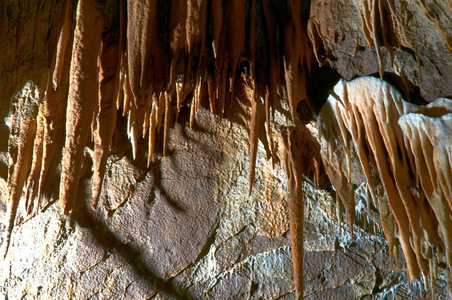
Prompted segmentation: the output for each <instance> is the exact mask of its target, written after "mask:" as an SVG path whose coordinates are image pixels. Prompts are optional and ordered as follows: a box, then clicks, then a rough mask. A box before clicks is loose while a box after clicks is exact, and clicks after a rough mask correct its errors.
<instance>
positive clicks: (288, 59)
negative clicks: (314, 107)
mask: <svg viewBox="0 0 452 300" xmlns="http://www.w3.org/2000/svg"><path fill="white" fill-rule="evenodd" d="M286 5H287V14H288V16H287V17H288V20H287V21H286V23H285V24H284V26H283V31H284V34H283V36H284V38H283V45H284V55H283V63H284V75H285V79H286V88H287V101H288V102H289V109H290V114H291V117H292V121H294V120H295V112H296V110H297V104H298V103H299V102H300V101H301V100H303V99H305V98H306V86H305V78H304V77H305V76H306V71H308V70H305V65H307V66H308V67H309V64H310V58H309V56H310V55H311V50H310V49H309V46H308V40H307V39H308V37H307V33H306V32H307V31H306V29H305V28H304V25H303V24H302V18H301V5H302V1H294V0H287V1H286Z"/></svg>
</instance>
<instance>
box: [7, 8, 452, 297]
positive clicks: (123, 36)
mask: <svg viewBox="0 0 452 300" xmlns="http://www.w3.org/2000/svg"><path fill="white" fill-rule="evenodd" d="M88 2H89V1H79V2H77V1H76V2H74V1H57V0H55V1H38V2H36V1H19V2H16V1H8V0H7V1H3V2H1V3H0V16H1V18H0V20H1V21H0V22H2V23H1V24H0V25H1V26H0V39H1V40H2V41H5V42H3V43H1V44H0V53H2V54H1V59H0V71H1V72H0V76H1V80H2V83H3V84H2V85H1V86H0V97H1V99H2V101H0V117H1V118H2V119H3V118H4V117H6V115H7V114H8V113H10V117H9V120H15V121H18V122H19V124H18V123H14V122H12V123H11V122H10V123H9V125H10V127H9V128H8V126H6V125H5V124H2V125H1V126H2V127H1V128H0V151H1V152H0V158H1V163H0V178H1V179H0V180H1V184H0V186H1V187H0V191H1V199H2V202H1V203H2V206H1V209H2V210H1V211H2V214H3V215H2V220H5V223H7V225H6V226H4V227H2V228H1V229H2V231H3V233H5V235H3V240H2V247H5V245H7V243H8V240H9V236H8V233H9V232H10V231H11V229H12V228H13V225H14V224H15V225H16V229H15V230H14V231H12V240H11V241H12V243H11V249H10V252H9V253H8V255H7V256H6V260H5V261H3V262H2V268H1V270H2V274H1V282H2V284H1V290H0V295H2V296H4V297H5V298H6V297H8V298H21V297H23V298H25V299H26V298H43V299H44V298H49V297H53V298H68V297H75V298H106V297H113V298H118V297H125V298H132V297H133V298H147V297H149V298H152V297H154V298H163V299H167V298H212V299H221V298H225V299H226V298H238V299H241V298H264V299H273V298H281V299H285V298H294V296H295V290H297V291H300V289H301V287H300V280H299V279H298V280H295V282H298V283H297V286H294V285H293V282H294V277H295V278H299V277H300V275H301V274H302V273H301V272H300V268H299V266H300V265H299V262H298V267H297V265H296V263H295V266H296V268H295V274H294V272H293V267H292V265H293V262H296V261H299V260H300V258H301V257H303V254H302V253H301V251H302V250H303V247H300V243H301V241H300V234H295V232H294V231H295V229H297V228H298V231H299V232H300V233H301V232H302V233H304V239H305V242H304V248H305V249H306V251H305V254H304V257H305V262H304V266H305V268H304V274H303V275H304V282H305V289H304V295H305V296H306V297H308V298H313V299H316V298H338V299H344V298H359V297H364V298H366V297H368V298H384V297H388V296H390V295H391V294H392V295H395V296H396V297H400V298H413V297H415V298H422V297H429V296H430V293H427V292H425V291H424V290H422V289H420V288H418V287H419V285H418V284H417V282H415V283H412V285H411V286H410V285H409V284H407V279H406V278H407V275H406V272H405V271H404V268H405V266H404V258H403V255H400V257H399V261H398V264H397V265H396V266H395V267H394V268H395V269H394V270H393V269H392V268H391V264H390V261H392V258H391V255H390V254H391V253H394V252H393V251H392V250H391V251H390V250H389V249H388V247H387V246H386V242H385V241H384V238H383V237H386V238H387V235H386V236H385V234H383V233H382V232H381V229H380V227H379V226H380V225H379V224H380V221H379V220H380V214H382V213H383V211H382V209H381V206H380V211H379V212H378V211H375V210H373V209H371V208H368V207H366V205H364V203H366V201H367V200H366V199H368V198H369V196H368V195H367V196H366V195H365V194H364V193H359V192H358V193H356V194H355V199H354V200H355V203H356V204H357V205H356V207H355V210H356V214H357V217H356V218H355V224H353V222H351V221H350V219H349V222H348V227H349V229H351V228H354V230H353V232H354V236H353V237H354V240H353V241H352V240H351V236H350V235H349V232H348V231H347V230H341V228H342V227H344V226H337V223H339V224H341V223H342V220H343V217H344V216H343V213H342V212H343V209H344V208H343V207H342V204H341V202H340V201H338V200H336V201H333V200H332V198H331V195H333V197H334V194H335V192H334V190H332V189H331V183H330V182H329V181H328V179H327V178H326V177H325V175H324V174H320V175H321V176H320V177H319V178H316V177H315V176H311V177H310V179H307V178H306V177H303V178H304V181H306V180H307V181H308V183H307V184H304V185H302V184H301V182H300V181H299V180H298V179H297V178H300V174H299V171H297V170H298V168H297V166H298V164H299V163H300V162H307V161H309V162H312V161H311V160H310V159H309V160H307V159H303V158H300V157H298V159H297V158H296V157H297V154H298V153H299V152H297V151H296V149H298V148H297V147H301V148H302V149H304V151H305V152H307V153H305V154H308V157H309V156H310V155H311V154H313V155H312V156H315V155H317V154H318V152H317V151H312V152H311V151H309V150H307V149H310V147H312V149H315V144H316V143H315V142H311V143H310V144H309V146H308V145H306V144H302V145H300V146H296V145H297V143H305V139H297V138H295V139H294V138H292V137H290V136H292V135H289V137H290V138H289V140H286V139H285V137H288V135H287V127H290V128H291V129H290V130H292V131H294V130H295V131H298V132H301V131H306V128H310V126H311V125H312V124H311V125H309V126H306V124H308V123H309V121H310V120H311V117H312V112H310V111H309V110H308V109H307V107H310V108H311V109H312V110H313V111H314V112H317V111H318V110H319V109H320V107H321V105H322V104H323V103H324V101H325V100H326V98H327V94H328V89H329V88H332V87H333V85H334V84H336V82H337V80H338V79H339V76H341V77H344V78H346V79H351V78H352V77H355V76H361V75H371V74H374V75H375V74H379V75H380V76H381V75H382V76H383V78H384V79H386V80H387V81H389V82H391V83H392V84H393V85H394V86H396V87H397V88H398V89H399V90H400V92H401V93H402V94H403V95H404V97H405V98H406V99H407V100H410V101H414V102H416V103H422V102H424V100H427V101H433V100H434V99H436V98H438V97H445V96H448V95H450V94H451V93H450V85H448V82H450V76H451V75H450V70H449V69H450V68H448V62H449V61H450V58H451V51H450V36H451V34H450V28H452V27H451V26H449V25H450V15H451V14H450V10H451V7H450V5H449V4H447V3H446V2H444V3H443V2H439V1H411V2H405V1H400V2H397V3H393V2H392V1H384V0H379V1H378V0H375V1H352V2H350V1H348V2H345V1H323V0H322V1H317V0H312V1H303V2H300V1H298V2H296V1H289V0H288V1H259V0H256V1H253V0H251V1H247V2H246V5H244V2H242V1H194V2H191V5H190V7H185V6H182V8H181V9H180V10H175V8H176V7H177V3H176V2H177V1H158V0H156V1H149V2H147V3H148V4H149V5H148V6H146V5H147V4H146V5H142V4H140V3H138V2H137V1H125V0H124V1H99V3H97V4H96V5H100V6H101V7H102V9H101V11H102V12H103V14H102V17H103V18H104V26H103V33H102V36H101V37H100V38H99V34H97V35H94V36H91V35H89V33H87V32H90V31H89V30H88V31H86V30H85V29H86V28H85V27H84V26H83V23H82V21H88V22H97V20H94V18H90V16H91V17H92V15H90V14H91V13H94V12H89V13H82V14H80V12H79V13H77V11H82V10H83V9H82V8H83V7H82V6H83V5H84V4H85V3H88ZM94 2H97V1H92V3H94ZM207 2H209V3H208V4H207ZM126 7H127V8H128V10H126V9H125V8H126ZM309 17H310V18H309ZM85 18H86V19H85ZM308 18H309V20H308ZM386 21H387V22H386ZM197 22H199V25H200V26H199V27H198V26H194V23H197ZM203 24H205V27H204V25H203ZM85 26H86V25H85ZM184 27H185V28H186V29H187V31H184V30H183V28H184ZM76 28H78V29H76ZM198 28H199V31H197V29H198ZM97 29H98V30H100V28H97ZM84 32H85V33H84ZM145 32H152V33H153V34H151V35H146V34H145ZM168 32H171V33H170V34H167V33H168ZM98 33H99V32H98ZM84 34H86V35H85V36H84ZM308 36H309V38H308ZM184 37H187V39H184ZM299 37H302V38H299ZM84 39H86V40H89V41H91V42H92V44H93V45H97V46H94V47H93V48H96V49H92V52H89V53H84V54H83V55H88V56H89V59H87V60H85V59H83V61H81V62H80V61H79V63H78V64H74V65H72V66H71V64H72V62H76V61H77V59H78V58H80V56H79V55H78V54H80V51H79V50H80V49H81V48H83V46H84V45H80V44H77V43H79V42H80V41H81V40H84ZM424 41H428V43H424ZM99 42H100V45H98V43H99ZM86 45H87V44H86ZM93 57H98V59H97V60H95V59H93ZM315 59H317V62H315ZM89 61H91V63H90V65H91V67H92V68H90V70H89V71H88V73H89V72H91V73H95V69H96V65H97V67H99V69H98V71H99V75H98V76H99V77H98V79H97V78H94V79H93V80H94V81H96V82H97V80H98V87H99V101H94V103H90V105H93V104H94V111H92V109H91V108H89V109H88V110H86V111H87V112H88V113H89V114H90V115H91V113H93V114H92V116H93V118H91V116H87V115H85V114H79V117H77V118H75V119H74V120H73V121H71V122H69V123H67V124H65V123H66V122H64V121H63V120H66V109H67V108H68V109H69V111H71V110H74V109H75V110H76V111H77V112H80V111H79V110H78V109H77V107H78V105H80V104H81V103H82V102H83V99H81V98H77V97H78V95H79V94H78V93H79V92H80V91H82V90H83V86H84V87H87V86H88V85H91V84H92V83H93V81H88V82H86V81H84V80H85V78H84V77H83V76H82V74H78V75H77V74H75V73H72V74H70V72H69V71H70V69H71V68H73V69H76V68H78V67H80V68H81V69H83V68H85V69H86V70H88V67H87V66H84V67H82V65H83V63H86V62H89ZM93 61H94V62H93ZM95 61H97V64H96V62H95ZM317 63H319V64H320V65H322V67H318V66H317V65H316V64H317ZM147 66H150V67H147ZM175 73H176V75H175ZM79 75H80V76H79ZM92 75H93V74H91V76H92ZM77 76H78V77H77ZM94 77H96V76H94ZM70 78H72V79H73V80H72V81H71V82H69V79H70ZM77 78H78V79H77ZM83 82H85V83H86V84H83ZM79 84H81V85H80V86H79ZM30 87H31V88H30ZM286 87H287V88H286ZM30 90H31V91H33V92H32V93H29V91H30ZM90 90H91V92H90V93H91V94H93V89H92V87H91V88H90ZM27 91H28V92H27ZM69 91H72V92H71V93H69ZM69 94H70V95H71V97H70V99H69V101H68V95H69ZM14 95H17V97H16V99H18V100H19V101H18V103H21V104H20V105H19V106H18V109H16V110H15V108H14V107H15V106H14V105H11V104H12V102H11V101H8V100H9V99H12V98H11V97H12V96H14ZM24 95H25V96H24ZM27 95H28V96H27ZM93 95H94V94H93ZM82 96H86V95H85V93H83V95H82ZM94 98H96V97H94ZM94 98H93V99H94ZM301 98H306V99H307V100H308V101H307V103H304V102H300V100H301ZM30 100H31V102H35V104H33V105H34V106H32V108H33V109H32V110H31V114H29V110H28V107H29V105H28V104H26V103H28V102H29V101H30ZM21 101H22V102H21ZM27 101H28V102H27ZM95 102H97V104H96V103H95ZM68 103H69V106H68V107H67V105H68ZM13 104H14V103H13ZM114 104H116V109H117V110H118V113H117V114H116V116H115V113H116V111H115V109H114V108H115V107H114V106H115V105H114ZM306 104H307V105H306ZM205 108H210V110H211V111H213V112H214V113H210V112H207V111H206V110H205ZM273 112H276V115H275V116H273V114H272V113H273ZM27 116H31V118H27ZM35 116H36V118H35ZM27 122H28V123H27ZM30 122H31V123H30ZM77 122H81V123H80V125H81V126H82V127H84V129H83V130H81V131H80V128H79V127H77V126H75V128H72V126H73V125H76V124H77ZM309 124H310V123H309ZM65 127H66V128H68V131H67V132H65V129H64V128H65ZM88 127H91V128H90V129H87V128H88ZM305 127H306V128H305ZM27 128H28V129H30V128H31V129H33V130H26V129H27ZM34 128H36V133H35V132H34V131H35V130H34ZM72 129H74V130H72ZM290 130H289V131H290ZM87 131H90V132H89V134H87ZM80 132H83V134H82V135H80V134H79V133H80ZM74 133H75V135H73V134H74ZM159 133H160V134H159ZM313 134H314V135H315V134H316V133H315V130H314V131H313ZM85 135H87V136H88V137H89V136H90V135H91V137H92V139H89V138H88V139H86V142H85ZM295 136H296V135H295ZM77 137H82V139H81V140H79V141H76V142H74V138H75V139H77ZM71 139H72V140H71ZM127 140H129V141H130V143H129V141H127ZM307 140H309V139H307ZM65 142H67V143H66V144H67V147H66V150H65V152H68V151H69V152H70V151H75V150H76V149H74V148H72V149H68V147H72V146H74V145H75V146H76V147H77V148H78V150H77V151H75V152H77V159H69V158H68V157H67V156H66V158H64V160H65V169H62V167H61V164H60V163H61V160H62V153H63V147H64V144H65ZM78 142H80V143H78ZM294 145H295V146H296V147H295V150H294V149H292V147H293V146H294ZM441 145H443V144H441ZM446 145H447V143H446ZM8 147H9V154H8V153H7V151H8ZM441 149H443V148H441ZM31 152H32V153H33V154H32V155H30V153H31ZM110 153H111V155H110ZM19 158H20V159H19ZM15 159H17V160H15ZM441 160H443V159H439V156H438V157H437V158H436V160H435V161H436V162H439V161H441ZM72 163H76V166H75V167H76V168H77V169H80V172H79V174H75V175H76V176H72V175H73V174H72V175H71V174H70V173H71V172H72V168H68V166H70V165H71V164H72ZM283 163H285V164H284V165H285V168H284V169H283V167H282V165H283ZM353 164H356V166H355V167H358V168H359V167H360V166H359V161H358V160H357V159H355V160H354V162H353ZM273 165H274V167H273ZM254 166H255V167H256V168H254ZM314 166H315V164H314ZM316 167H317V170H322V167H321V166H319V165H316ZM308 169H309V168H306V169H305V171H306V170H308ZM283 170H284V171H283ZM62 172H63V174H62ZM77 172H78V171H77ZM253 172H255V174H254V175H253ZM8 173H9V175H8ZM25 173H27V174H25ZM68 175H70V176H69V177H71V176H72V177H71V180H69V181H65V182H68V185H66V184H65V183H64V182H63V183H62V184H60V178H61V177H63V178H69V177H68ZM311 175H312V174H311ZM442 176H443V177H441V180H442V182H441V184H442V185H443V186H446V187H447V186H448V185H447V180H446V179H445V178H447V174H446V173H444V174H443V175H442ZM314 178H316V180H314ZM254 179H255V180H254ZM294 179H295V180H294ZM360 179H361V180H362V179H363V176H362V175H361V178H360ZM342 180H343V178H342ZM445 180H446V181H445ZM332 181H333V182H332V183H333V184H334V179H333V178H332ZM310 182H315V183H316V184H317V185H318V187H317V188H314V187H313V185H312V184H311V183H310ZM11 183H13V184H11ZM76 185H78V187H79V188H78V189H76V190H77V193H76V194H75V193H71V195H69V197H76V198H75V199H73V200H74V203H76V205H74V206H73V207H72V206H68V209H67V211H66V212H68V211H70V210H71V208H73V210H72V215H70V216H68V217H63V216H61V214H60V212H59V211H58V209H57V208H56V206H57V204H56V201H59V200H60V201H62V202H63V203H64V201H63V200H64V199H66V200H67V199H69V198H68V197H66V196H64V195H63V197H59V196H58V195H59V193H60V192H61V191H64V190H69V189H74V188H75V187H76ZM21 186H24V187H25V190H23V189H22V187H21ZM302 186H303V187H304V188H303V189H304V192H303V193H304V194H305V196H306V199H305V203H304V207H305V210H304V213H303V214H300V213H296V212H297V211H303V209H302V207H303V205H302V204H303V202H301V201H300V199H298V197H297V198H295V197H294V196H293V195H300V194H301V193H302V191H301V187H302ZM101 187H102V188H101ZM251 188H252V189H251ZM352 188H353V189H354V188H355V187H353V186H352ZM364 189H365V188H364V187H362V186H358V190H364ZM426 193H428V191H427V192H426ZM21 194H22V196H23V197H22V200H20V196H21ZM248 194H250V196H247V195H248ZM288 195H289V197H287V196H288ZM98 197H99V199H100V201H99V202H97V199H98ZM59 198H61V199H59ZM289 199H290V200H289ZM294 199H295V200H297V202H296V203H295V204H296V205H295V206H291V205H290V204H289V202H290V201H292V203H294V202H293V200H294ZM19 200H20V201H19ZM71 201H72V200H71ZM8 202H9V203H8ZM91 203H92V204H93V206H94V207H97V209H96V210H94V209H93V208H91V205H90V204H91ZM349 204H353V203H352V202H349ZM15 207H17V208H18V212H17V215H16V214H15ZM345 208H346V210H347V212H348V215H349V216H350V215H351V214H352V213H353V212H355V211H354V210H353V208H352V205H348V206H347V207H345ZM7 209H8V210H9V212H8V215H9V216H8V217H7V216H6V210H7ZM289 210H290V211H291V213H290V214H289ZM289 216H290V220H289ZM294 216H295V217H296V219H297V221H298V222H300V219H303V218H305V219H306V221H305V224H304V230H303V231H301V228H300V226H298V227H297V226H294V225H296V223H295V222H294ZM7 220H9V221H7ZM289 223H291V226H289ZM343 225H345V224H343ZM289 228H291V230H290V231H289ZM298 231H297V232H298ZM341 232H342V237H338V236H337V234H338V233H339V234H340V233H341ZM290 237H292V239H293V240H292V241H291V240H290ZM297 237H298V240H296V239H295V238H297ZM394 243H395V244H394V245H395V246H394V247H395V248H396V249H397V248H399V246H398V245H397V243H396V242H394ZM392 248H393V246H391V249H392ZM292 250H294V251H292ZM292 252H293V253H292ZM397 253H398V252H397V251H395V256H396V258H397ZM292 257H293V259H292ZM448 272H449V271H448V270H447V269H446V268H445V264H444V263H443V262H441V261H440V262H439V263H438V275H437V277H436V278H437V281H436V283H435V288H434V289H435V292H436V296H438V297H442V296H445V295H446V288H445V286H446V283H445V282H446V281H445V278H447V276H446V275H447V273H448ZM424 282H426V281H424Z"/></svg>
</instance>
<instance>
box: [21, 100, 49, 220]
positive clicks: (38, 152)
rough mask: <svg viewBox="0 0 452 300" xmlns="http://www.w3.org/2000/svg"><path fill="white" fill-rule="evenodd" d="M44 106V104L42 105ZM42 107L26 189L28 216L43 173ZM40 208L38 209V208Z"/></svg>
mask: <svg viewBox="0 0 452 300" xmlns="http://www.w3.org/2000/svg"><path fill="white" fill-rule="evenodd" d="M41 106H42V104H41ZM42 112H43V109H42V107H41V108H40V109H39V112H38V116H37V126H36V134H35V138H34V146H33V149H34V151H33V155H32V156H33V161H32V163H31V168H30V174H29V175H28V179H27V183H26V185H25V186H26V188H25V210H26V211H27V213H28V214H31V213H32V210H33V208H34V207H33V205H34V204H35V203H34V199H35V197H36V195H37V193H38V187H39V174H40V173H41V164H42V152H43V141H44V122H45V120H44V116H43V113H42ZM36 208H38V207H36Z"/></svg>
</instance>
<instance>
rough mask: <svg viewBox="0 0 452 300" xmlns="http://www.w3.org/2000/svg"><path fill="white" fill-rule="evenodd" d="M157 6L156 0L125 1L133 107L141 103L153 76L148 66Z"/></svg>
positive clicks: (128, 64) (128, 63) (129, 78)
mask: <svg viewBox="0 0 452 300" xmlns="http://www.w3.org/2000/svg"><path fill="white" fill-rule="evenodd" d="M157 5H158V1H157V0H153V1H135V0H127V53H128V55H127V66H128V73H127V74H128V81H129V83H130V88H131V92H132V94H133V99H132V103H133V105H138V103H140V102H141V101H142V98H143V95H144V91H145V90H147V89H149V88H150V84H151V77H152V76H153V74H150V72H151V71H152V69H151V68H149V67H148V64H149V59H150V57H151V54H150V52H151V51H152V50H151V49H150V45H151V44H152V41H151V39H152V38H153V34H155V32H156V30H157V29H156V23H157V22H156V18H157V17H156V10H157Z"/></svg>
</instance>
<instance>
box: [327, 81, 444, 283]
mask: <svg viewBox="0 0 452 300" xmlns="http://www.w3.org/2000/svg"><path fill="white" fill-rule="evenodd" d="M334 95H335V96H330V97H329V98H328V102H327V104H326V105H325V106H324V107H323V108H322V110H321V112H320V120H321V124H322V125H321V136H322V157H323V160H324V162H325V161H326V164H325V165H326V167H327V170H328V168H333V169H335V168H336V169H335V170H336V171H337V172H339V173H342V174H339V175H337V176H336V175H334V174H332V175H330V174H329V175H330V178H331V179H332V183H333V184H334V186H335V187H336V190H339V189H342V190H343V183H342V182H341V181H339V182H338V180H339V179H340V178H348V180H350V177H349V175H348V174H349V172H348V170H347V169H348V168H349V167H347V165H348V163H347V162H345V163H343V162H342V161H343V160H350V155H345V156H344V157H340V156H337V154H333V153H337V152H336V149H337V146H336V145H342V146H341V147H344V149H343V150H342V151H344V150H345V148H347V147H349V146H348V145H349V144H351V145H353V147H354V149H355V151H356V150H358V151H357V155H358V158H359V159H360V161H361V165H362V166H363V169H364V170H363V171H364V173H365V175H366V177H367V183H368V186H369V189H370V192H371V195H372V198H376V197H377V192H376V191H375V189H376V186H375V184H374V183H373V182H374V180H376V181H377V182H381V184H382V186H383V189H384V195H381V193H378V194H380V195H378V197H377V198H381V197H386V199H387V203H389V207H388V205H387V204H386V199H380V201H379V207H380V216H381V220H382V224H383V229H384V231H385V236H386V237H387V239H388V243H389V246H390V249H391V252H390V253H391V259H392V253H393V250H392V249H393V247H394V245H395V242H394V233H393V231H394V230H393V227H392V226H393V225H392V224H393V223H392V220H391V214H390V213H389V211H388V208H389V209H390V211H391V212H392V215H393V216H394V218H395V220H396V223H397V225H398V228H399V239H400V242H401V245H402V249H403V251H404V253H405V258H406V261H407V269H408V275H409V276H408V277H409V279H410V280H413V279H418V278H419V275H420V271H421V272H422V275H423V276H424V277H426V276H428V275H429V274H430V273H431V271H429V268H430V266H431V265H432V263H431V262H430V263H427V262H426V259H428V260H432V259H433V258H432V256H429V255H427V256H425V255H424V253H423V251H422V247H421V246H422V243H427V244H428V245H429V246H430V247H436V245H437V243H438V240H437V239H438V238H441V239H442V241H443V243H444V245H445V247H446V249H445V253H446V256H447V263H448V265H450V263H451V262H450V252H451V250H450V249H451V246H452V245H451V240H450V238H449V232H450V230H451V228H452V223H451V220H450V218H449V217H447V216H448V215H450V214H451V213H452V211H451V207H450V205H449V202H448V201H447V200H446V199H448V197H449V198H450V196H449V194H448V195H447V196H446V194H444V191H447V190H448V187H447V185H449V181H450V177H449V174H450V167H448V166H449V163H448V159H449V154H448V151H450V147H451V146H450V142H449V141H448V140H447V139H448V137H449V135H450V134H449V132H452V129H451V128H449V127H450V126H449V125H448V124H449V123H450V121H449V119H450V115H452V114H451V112H452V105H451V104H450V103H452V101H448V100H445V99H439V100H437V101H435V102H433V103H431V104H429V105H427V106H425V107H423V106H416V105H412V104H409V103H407V102H404V101H403V100H402V99H401V96H400V94H398V93H397V92H396V91H395V90H394V89H393V88H392V87H390V86H389V85H388V84H387V83H385V82H383V81H380V80H377V79H375V78H360V79H356V80H354V81H351V82H344V81H341V82H340V83H339V84H338V85H336V87H335V91H334ZM446 120H447V121H446ZM397 121H398V123H396V122H397ZM341 124H342V125H341ZM441 135H443V136H444V138H442V137H441ZM435 153H438V154H436V155H435ZM334 159H336V160H339V161H338V162H336V163H335V160H334ZM435 160H436V162H440V161H441V164H439V163H437V164H435V163H434V161H435ZM328 163H332V165H330V166H329V167H328ZM370 166H372V168H374V169H375V170H376V171H377V177H375V176H372V172H371V171H370V169H369V167H370ZM436 166H441V167H439V168H437V169H435V168H436ZM444 166H446V167H445V168H444ZM337 168H338V169H337ZM440 169H441V170H440ZM444 169H445V170H446V171H445V172H443V170H444ZM330 173H331V172H330ZM443 174H444V175H443ZM335 178H339V179H338V180H335ZM441 182H443V183H444V184H445V186H442V185H441ZM419 186H420V187H422V190H423V192H421V191H419V189H418V188H416V187H419ZM339 195H340V194H339ZM340 196H341V195H340ZM424 199H427V201H425V200H424ZM375 202H376V201H375V199H374V203H375ZM431 211H433V212H434V215H435V216H433V214H432V213H431ZM432 217H433V218H436V220H437V221H435V222H437V224H438V226H439V229H440V232H441V235H438V234H436V233H435V229H434V228H435V225H434V223H435V222H433V221H432ZM432 280H434V279H432Z"/></svg>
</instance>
